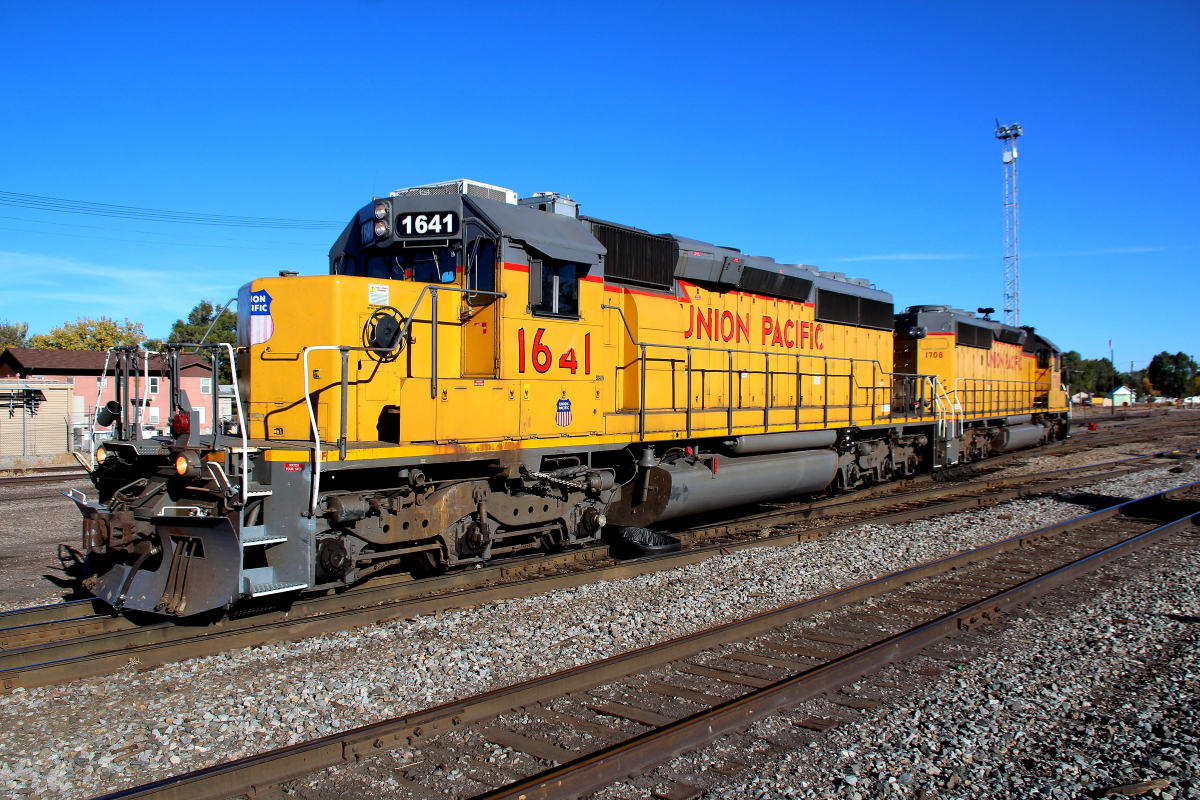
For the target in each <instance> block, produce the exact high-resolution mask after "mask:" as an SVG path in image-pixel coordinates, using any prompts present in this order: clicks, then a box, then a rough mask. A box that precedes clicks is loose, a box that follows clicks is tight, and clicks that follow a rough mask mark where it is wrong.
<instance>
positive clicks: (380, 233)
mask: <svg viewBox="0 0 1200 800" xmlns="http://www.w3.org/2000/svg"><path fill="white" fill-rule="evenodd" d="M387 234H388V224H387V220H382V219H381V220H379V221H378V222H376V223H375V238H377V239H382V238H383V237H384V236H387Z"/></svg>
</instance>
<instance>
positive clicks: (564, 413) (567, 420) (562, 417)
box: [554, 400, 571, 428]
mask: <svg viewBox="0 0 1200 800" xmlns="http://www.w3.org/2000/svg"><path fill="white" fill-rule="evenodd" d="M554 421H555V422H557V423H558V427H560V428H565V427H567V426H568V425H570V424H571V401H570V400H559V401H558V409H557V411H556V413H555V415H554Z"/></svg>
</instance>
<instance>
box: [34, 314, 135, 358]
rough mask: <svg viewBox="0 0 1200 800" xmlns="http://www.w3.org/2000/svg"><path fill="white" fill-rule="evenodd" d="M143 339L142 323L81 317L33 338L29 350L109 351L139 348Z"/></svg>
mask: <svg viewBox="0 0 1200 800" xmlns="http://www.w3.org/2000/svg"><path fill="white" fill-rule="evenodd" d="M144 338H146V333H145V331H144V330H143V329H142V323H140V322H130V321H129V319H128V318H126V319H125V320H124V321H123V322H118V321H117V320H115V319H113V318H111V317H100V318H99V319H91V318H89V317H80V318H79V319H77V320H75V321H74V322H64V323H63V324H62V325H59V326H58V327H57V328H51V329H50V332H49V333H39V334H38V335H37V336H32V337H30V339H29V346H30V347H38V348H41V349H43V350H107V349H108V348H110V347H116V346H117V345H133V344H140V343H141V341H142V340H143V339H144Z"/></svg>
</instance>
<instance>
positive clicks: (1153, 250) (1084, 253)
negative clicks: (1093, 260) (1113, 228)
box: [1021, 247, 1167, 258]
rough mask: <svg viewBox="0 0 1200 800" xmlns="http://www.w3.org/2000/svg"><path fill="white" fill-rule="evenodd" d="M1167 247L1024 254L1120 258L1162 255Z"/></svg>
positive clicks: (1036, 256) (1114, 248) (1034, 256)
mask: <svg viewBox="0 0 1200 800" xmlns="http://www.w3.org/2000/svg"><path fill="white" fill-rule="evenodd" d="M1166 249H1167V248H1165V247H1099V248H1097V249H1095V250H1069V251H1067V252H1064V253H1037V252H1034V253H1022V254H1021V255H1022V256H1024V257H1025V258H1051V257H1059V256H1062V257H1073V256H1119V255H1128V254H1131V253H1161V252H1162V251H1164V250H1166Z"/></svg>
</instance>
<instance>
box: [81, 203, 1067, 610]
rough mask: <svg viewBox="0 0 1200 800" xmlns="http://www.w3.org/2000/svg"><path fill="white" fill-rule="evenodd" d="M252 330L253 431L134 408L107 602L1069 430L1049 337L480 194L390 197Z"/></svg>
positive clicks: (109, 451) (92, 529) (239, 383)
mask: <svg viewBox="0 0 1200 800" xmlns="http://www.w3.org/2000/svg"><path fill="white" fill-rule="evenodd" d="M238 337H239V342H238V347H237V348H236V351H235V350H234V349H232V348H226V349H225V350H222V348H221V347H219V346H211V345H208V346H206V347H208V349H209V350H210V352H212V353H213V355H214V356H216V357H220V356H221V354H222V353H223V352H224V353H225V354H226V356H227V357H228V358H230V359H231V361H232V362H233V363H232V366H233V368H234V374H235V376H236V381H235V384H236V394H237V397H236V401H235V408H236V416H237V417H238V426H237V432H236V433H235V434H226V435H216V434H214V435H213V436H203V437H202V436H197V435H196V434H192V433H191V432H190V431H192V430H198V426H197V425H195V424H194V416H195V412H194V410H192V409H191V407H190V405H189V402H188V398H186V397H185V396H183V395H182V394H181V393H179V392H178V390H176V393H175V396H174V397H173V405H174V414H173V419H172V431H173V436H171V437H163V438H160V439H141V438H138V433H137V429H136V426H129V425H127V424H126V423H125V420H124V416H125V414H124V412H123V411H118V412H116V413H114V415H113V419H112V420H111V421H112V424H113V425H114V426H115V429H114V437H113V439H112V441H110V442H107V443H105V445H104V447H103V449H102V451H100V452H98V458H97V460H98V462H99V463H98V465H97V468H96V470H95V471H94V473H93V479H94V482H95V484H96V486H97V488H98V489H99V491H100V497H99V500H98V501H97V502H94V503H92V502H88V501H87V500H86V498H77V502H78V503H79V506H80V509H81V511H82V512H83V514H84V517H85V522H84V546H85V548H86V549H87V550H88V553H89V556H88V570H89V573H90V577H89V578H88V583H87V585H88V586H89V587H90V588H91V590H92V591H93V592H94V593H95V594H96V595H97V596H99V597H101V598H102V599H104V600H106V601H107V602H109V603H110V604H112V605H114V606H115V607H117V608H128V609H139V610H144V611H157V612H159V613H165V614H174V615H186V614H195V613H201V612H205V611H212V610H215V609H224V608H228V607H229V606H231V605H232V604H235V603H238V602H240V601H243V600H246V599H252V598H261V597H265V596H271V595H286V594H295V593H299V592H312V591H323V590H328V589H331V588H337V587H340V586H346V585H349V584H353V583H355V582H357V581H360V580H362V579H363V578H364V577H366V576H367V575H369V574H372V573H374V572H377V571H379V570H382V569H386V568H389V567H394V566H397V565H399V564H405V565H406V568H407V567H411V566H412V564H413V562H416V563H417V564H418V565H420V567H421V568H423V569H427V570H431V571H437V570H442V569H446V568H450V567H459V566H463V565H469V564H473V563H479V562H482V561H486V560H489V559H492V558H497V557H501V556H505V555H508V554H512V553H515V552H518V551H522V550H527V549H531V548H541V549H550V550H553V549H556V548H560V547H563V546H567V545H571V544H578V543H584V542H589V541H595V540H598V539H600V537H601V535H602V532H603V531H604V530H605V528H606V526H607V527H608V529H609V530H613V529H618V530H619V529H621V528H622V527H625V526H649V525H653V524H655V523H659V522H663V521H666V520H670V519H674V518H679V517H685V516H690V515H694V514H699V513H703V512H710V511H714V510H718V509H723V508H728V507H731V506H737V505H743V504H747V503H755V502H762V501H767V500H772V499H777V498H781V497H789V496H795V495H805V494H815V493H822V492H829V493H832V492H838V491H848V490H851V489H854V488H855V487H858V486H861V485H864V484H871V483H877V482H882V481H887V480H890V479H892V478H894V477H898V476H907V475H912V474H914V473H915V472H918V471H922V470H932V469H936V468H940V467H944V466H948V465H951V464H954V463H958V462H959V461H960V460H970V459H974V458H981V457H985V456H986V455H988V454H989V453H991V452H994V451H1001V450H1008V449H1013V448H1017V447H1024V446H1029V445H1034V444H1038V443H1040V442H1043V441H1046V440H1048V439H1051V438H1060V437H1063V436H1065V435H1066V433H1067V429H1068V413H1069V406H1068V403H1067V396H1066V392H1065V391H1064V390H1063V388H1062V387H1061V386H1060V384H1059V364H1058V360H1057V359H1058V351H1057V349H1056V348H1054V346H1053V345H1051V344H1050V343H1049V342H1047V341H1045V340H1044V339H1042V338H1041V337H1038V336H1037V335H1036V334H1035V333H1034V332H1033V331H1032V330H1031V329H1028V330H1026V329H1014V328H1008V327H1005V326H1002V325H1000V324H999V323H995V322H991V321H990V320H981V319H978V318H976V317H974V316H973V315H970V314H966V313H965V312H959V311H956V310H953V309H949V308H947V307H942V306H920V307H915V308H910V309H908V310H907V311H906V312H905V313H904V314H901V315H895V314H894V313H893V307H892V297H891V295H889V294H887V293H886V292H883V291H879V290H878V289H875V288H874V287H872V286H871V285H870V284H869V283H868V282H867V281H865V280H860V279H853V278H851V279H847V278H846V277H845V276H844V275H841V274H840V273H830V272H820V271H817V270H816V269H815V268H813V267H808V266H804V265H796V264H778V263H776V262H775V261H774V260H773V259H770V258H764V257H758V256H747V255H744V254H742V253H741V252H740V251H738V250H736V249H734V248H729V247H717V246H714V245H711V244H707V243H704V242H701V241H697V240H692V239H687V238H683V237H680V236H674V235H657V234H651V233H649V232H648V231H645V230H641V229H638V228H633V227H629V226H625V225H619V224H615V223H611V222H606V221H603V220H599V219H594V218H590V217H586V216H580V215H579V213H578V207H577V204H576V203H575V202H574V201H572V200H571V199H570V198H568V197H562V196H559V195H556V194H552V193H542V194H537V195H534V196H533V197H530V198H525V199H518V198H517V196H516V194H515V193H513V192H511V191H508V190H505V189H502V188H500V187H494V186H488V185H486V184H480V183H477V182H473V181H455V182H451V183H447V184H435V185H430V186H421V187H413V188H410V189H404V190H400V191H398V192H393V193H392V194H391V195H390V196H388V197H385V198H376V199H375V200H374V201H372V202H371V203H370V204H368V205H366V206H365V207H363V208H362V209H361V210H360V211H359V212H358V213H357V214H356V215H355V217H354V219H353V220H351V222H350V223H349V224H348V225H347V226H346V229H345V230H344V231H343V233H342V235H341V237H340V238H339V239H338V241H337V243H336V244H335V245H334V246H333V248H332V250H331V251H330V269H329V274H328V275H322V276H312V277H299V276H297V275H294V274H282V275H281V276H280V277H277V278H261V279H257V280H254V281H252V282H251V283H249V284H247V285H246V286H244V287H242V289H241V291H240V293H239V296H238ZM182 349H183V348H182V346H172V347H171V348H169V350H168V357H169V359H171V360H173V361H177V360H178V356H179V353H180V352H182ZM117 357H118V362H119V363H123V364H126V366H125V367H123V368H122V369H124V370H125V372H124V373H122V374H126V375H128V374H129V372H130V371H129V368H128V364H129V363H134V362H136V358H137V353H135V352H132V351H128V350H118V352H117ZM135 368H136V366H135ZM172 385H173V386H174V385H175V383H174V382H173V383H172ZM128 395H129V393H128V391H126V393H125V395H124V396H126V397H127V396H128Z"/></svg>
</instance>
